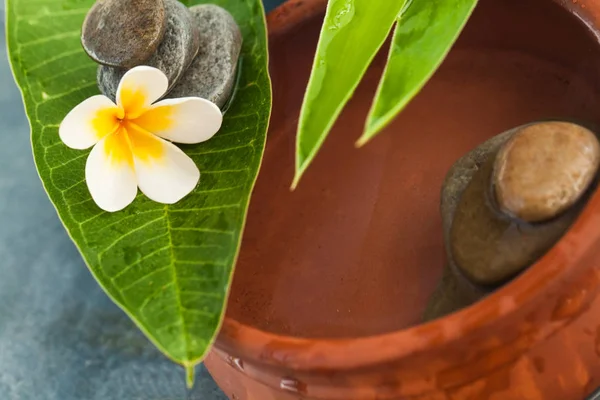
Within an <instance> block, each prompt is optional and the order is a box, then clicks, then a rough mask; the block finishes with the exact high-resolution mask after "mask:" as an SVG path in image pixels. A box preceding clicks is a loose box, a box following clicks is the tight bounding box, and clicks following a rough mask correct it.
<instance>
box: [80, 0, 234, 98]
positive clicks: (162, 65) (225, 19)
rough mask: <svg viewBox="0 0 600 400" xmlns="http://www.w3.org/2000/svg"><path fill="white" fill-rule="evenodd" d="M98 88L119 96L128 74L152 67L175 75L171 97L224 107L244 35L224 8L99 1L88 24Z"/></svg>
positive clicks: (151, 0)
mask: <svg viewBox="0 0 600 400" xmlns="http://www.w3.org/2000/svg"><path fill="white" fill-rule="evenodd" d="M81 41H82V44H83V48H84V49H85V51H86V53H87V54H88V55H89V56H90V57H91V58H92V59H94V60H95V61H96V62H98V63H99V64H100V66H99V67H98V74H97V80H98V87H99V88H100V91H101V92H102V93H103V94H104V95H106V96H107V97H109V98H111V99H112V100H115V96H116V92H117V88H118V86H119V82H120V80H121V78H122V77H123V75H124V74H125V73H126V72H127V71H128V70H129V69H131V68H133V67H136V66H139V65H147V66H151V67H155V68H158V69H160V70H161V71H162V72H164V73H165V75H166V76H167V77H168V78H169V91H168V93H167V95H166V96H165V98H179V97H202V98H205V99H207V100H210V101H212V102H213V103H215V104H216V105H218V106H219V107H221V108H223V107H224V106H225V105H226V103H227V101H228V100H229V99H230V97H231V95H232V93H233V90H234V87H235V81H236V71H237V65H238V59H239V56H240V51H241V47H242V35H241V33H240V29H239V27H238V25H237V24H236V22H235V20H234V18H233V17H232V16H231V14H229V13H228V12H227V11H226V10H224V9H223V8H221V7H218V6H215V5H212V4H205V5H197V6H193V7H191V8H189V9H188V8H187V7H185V6H184V5H183V4H182V3H180V2H179V1H178V0H97V1H96V3H95V4H94V6H93V7H92V8H91V9H90V11H89V13H88V15H87V17H86V19H85V22H84V24H83V29H82V35H81Z"/></svg>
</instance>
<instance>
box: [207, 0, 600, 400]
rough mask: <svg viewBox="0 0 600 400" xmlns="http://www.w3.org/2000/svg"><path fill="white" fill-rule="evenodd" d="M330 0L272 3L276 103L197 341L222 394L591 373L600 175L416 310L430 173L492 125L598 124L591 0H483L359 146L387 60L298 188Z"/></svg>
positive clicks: (577, 378) (538, 389)
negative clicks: (465, 299) (501, 264)
mask: <svg viewBox="0 0 600 400" xmlns="http://www.w3.org/2000/svg"><path fill="white" fill-rule="evenodd" d="M324 6H325V1H324V0H292V1H289V2H287V3H286V4H285V5H283V6H282V7H281V8H279V9H277V10H276V11H274V12H273V13H272V14H271V15H270V16H269V26H270V29H271V30H270V39H271V60H272V61H271V73H272V78H273V89H274V109H273V117H272V121H271V128H270V131H269V136H268V145H267V149H266V156H265V160H264V164H263V167H262V171H261V175H260V177H259V180H258V184H257V188H256V190H255V194H254V197H253V201H252V206H251V210H250V215H249V219H248V224H247V229H246V233H245V236H244V242H243V246H242V251H241V254H240V259H239V263H238V267H237V270H236V274H235V279H234V285H233V289H232V292H231V297H230V301H229V307H228V312H227V318H226V320H225V322H224V326H223V329H222V333H221V335H220V337H219V339H218V341H217V342H216V344H215V347H214V351H213V352H212V354H211V355H210V357H209V358H208V359H207V361H206V365H207V366H208V368H209V370H210V372H211V373H212V375H213V376H214V378H215V379H216V381H217V383H218V384H219V385H220V387H221V388H222V389H223V390H224V391H225V393H226V394H227V395H228V396H229V397H230V399H232V400H273V399H277V400H292V399H322V400H334V399H336V400H372V399H420V400H425V399H428V400H443V399H444V400H450V399H452V400H462V399H465V400H466V399H473V400H486V399H492V400H493V399H497V400H517V399H527V400H554V399H556V400H579V399H584V398H585V396H587V395H589V394H590V393H591V392H592V391H593V389H594V388H596V387H598V386H600V298H599V297H598V288H599V282H600V270H599V269H598V267H599V266H600V194H598V193H596V194H594V195H593V196H592V199H591V200H590V202H589V204H588V205H587V207H586V209H585V210H584V212H583V213H582V215H581V216H580V218H579V219H578V220H577V221H576V223H575V224H574V225H573V226H572V228H571V229H570V230H569V232H568V233H567V234H566V235H565V236H564V237H563V238H562V239H561V241H560V242H559V243H558V244H557V245H556V246H555V247H554V248H553V249H552V250H551V251H550V252H548V253H547V254H546V255H545V256H544V257H543V258H542V259H540V260H539V262H537V263H536V264H535V265H533V266H532V267H531V268H529V269H528V270H527V271H526V272H525V273H523V274H522V275H520V276H519V277H518V278H516V279H514V280H513V281H512V282H510V283H509V284H507V285H506V286H504V287H503V288H502V289H500V290H498V291H496V292H495V293H493V294H492V295H490V296H488V297H487V298H485V299H484V300H482V301H480V302H478V303H476V304H474V305H472V306H470V307H468V308H465V309H463V310H461V311H460V312H457V313H454V314H452V315H449V316H447V317H444V318H441V319H438V320H435V321H432V322H430V323H426V324H423V323H422V322H421V321H422V315H423V310H424V309H425V306H426V304H427V301H428V299H429V297H430V296H431V294H432V292H433V291H434V290H435V287H436V285H437V284H438V282H439V279H440V276H441V273H442V269H443V266H444V263H445V255H444V250H443V240H442V229H441V217H440V215H439V199H440V189H441V185H442V181H443V179H444V176H445V174H446V172H447V171H448V169H449V168H450V166H451V165H452V164H453V163H454V162H455V161H456V160H457V159H458V158H459V157H460V156H462V155H463V154H465V153H466V152H467V151H469V150H470V149H472V148H474V147H475V146H477V145H478V144H479V143H481V142H483V141H484V140H486V139H487V138H489V137H491V136H493V135H496V134H498V133H500V132H503V131H505V130H508V129H510V128H512V127H514V126H518V125H521V124H524V123H527V122H531V121H535V120H539V119H544V118H565V119H576V120H581V121H586V122H588V123H592V124H598V125H599V126H600V45H599V43H598V41H599V39H600V2H599V1H598V0H572V1H571V0H563V1H558V2H555V1H551V0H481V2H480V5H479V6H478V8H477V10H476V12H475V14H474V16H473V18H472V19H471V21H470V23H469V24H468V26H467V28H466V30H465V32H464V33H463V35H462V36H461V38H460V40H459V41H458V43H457V44H456V46H455V47H454V49H453V51H452V52H451V54H450V55H449V57H448V58H447V60H446V61H445V63H444V64H443V66H442V67H441V68H440V70H439V71H438V72H437V73H436V75H435V76H434V78H433V79H432V80H431V82H430V83H429V84H428V85H427V86H426V87H425V89H424V90H423V91H422V92H421V93H420V94H419V96H417V98H416V99H415V100H414V101H413V102H412V103H411V104H410V105H409V107H408V108H407V109H406V110H405V111H404V112H403V113H402V114H401V116H400V117H399V118H397V120H396V121H395V122H394V123H393V124H392V125H391V126H390V127H389V128H388V129H387V131H386V132H384V133H383V134H381V135H380V136H379V137H377V138H376V139H375V140H374V141H373V142H371V143H369V144H368V145H367V146H365V147H364V148H362V149H355V148H354V141H355V140H356V138H357V137H358V136H359V134H360V133H361V130H362V126H363V123H364V120H365V116H366V113H367V110H368V108H369V105H370V102H371V99H372V97H373V93H374V90H375V87H376V85H377V82H378V80H379V76H380V74H381V71H382V67H383V65H384V62H385V54H381V56H380V57H379V58H378V59H377V60H376V61H375V62H374V64H373V66H372V68H371V69H370V71H369V73H368V75H367V77H366V79H365V81H364V82H363V83H362V84H361V86H360V87H359V89H358V91H357V93H356V95H355V96H354V98H353V100H352V101H351V103H350V104H349V105H348V107H346V110H345V112H344V114H343V115H342V117H341V119H340V121H339V123H338V124H337V125H336V127H335V128H334V130H333V132H332V134H331V136H330V138H329V139H328V140H327V142H326V144H325V146H324V149H323V151H321V152H320V153H319V155H318V156H317V158H316V161H315V163H314V164H313V165H312V166H311V168H310V169H309V171H308V174H307V175H306V177H305V179H304V180H303V181H302V182H301V184H300V187H299V188H298V189H297V190H296V191H295V192H293V193H292V192H290V190H289V185H290V183H291V181H292V175H293V164H294V158H293V150H294V140H295V129H296V126H297V121H298V114H299V109H300V105H301V102H302V97H303V94H304V90H305V87H306V83H307V79H308V75H309V72H310V68H311V64H312V59H313V56H314V51H315V47H316V43H317V39H318V34H319V29H320V24H321V21H322V13H323V10H324Z"/></svg>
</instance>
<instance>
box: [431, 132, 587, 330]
mask: <svg viewBox="0 0 600 400" xmlns="http://www.w3.org/2000/svg"><path fill="white" fill-rule="evenodd" d="M526 126H529V125H526ZM522 128H523V127H518V128H515V129H513V130H510V131H507V132H504V133H502V134H500V135H497V136H495V137H493V138H491V139H489V140H488V141H486V142H484V143H483V144H481V145H480V146H478V147H477V148H476V149H474V150H472V151H471V152H469V153H467V154H466V155H465V156H463V157H462V158H461V159H459V160H458V161H457V162H456V163H455V164H454V165H453V166H452V168H451V169H450V170H449V171H448V174H447V176H446V179H445V181H444V185H443V188H442V196H441V204H440V211H441V214H442V224H443V234H444V243H445V246H446V253H447V254H448V255H449V257H448V259H449V260H448V265H447V266H446V268H445V271H444V276H443V278H442V281H441V282H440V284H439V285H438V288H437V289H436V291H435V292H434V294H433V295H432V297H431V299H430V301H429V303H428V306H427V310H426V312H425V314H424V319H425V320H432V319H435V318H439V317H441V316H444V315H447V314H449V313H451V312H454V311H457V310H459V309H461V308H463V307H466V306H468V305H470V304H472V303H474V302H476V301H477V300H479V299H481V298H482V297H484V296H486V295H487V294H489V293H491V292H492V291H493V290H495V289H496V288H497V287H498V285H499V284H502V283H503V282H505V281H506V280H507V279H510V278H511V277H512V276H514V275H515V274H518V272H519V271H522V270H523V269H524V268H527V267H528V266H529V265H531V264H532V263H533V262H535V261H536V260H537V259H539V257H541V256H542V255H543V254H544V253H545V252H546V251H547V250H549V249H550V248H551V247H552V245H553V244H554V243H555V242H556V241H557V240H558V239H560V237H561V236H562V234H563V233H564V232H565V231H566V229H568V227H569V226H570V225H571V223H572V222H573V220H574V219H575V218H576V217H577V215H578V213H579V212H580V210H581V208H582V206H583V204H585V200H586V197H587V196H586V195H584V198H583V199H582V201H581V202H580V203H578V204H576V205H575V206H574V207H573V208H571V209H570V210H569V211H567V212H566V213H564V214H563V215H562V216H560V218H556V219H555V220H552V221H548V222H547V223H544V224H529V223H526V222H523V221H516V220H515V219H513V218H509V217H508V216H506V215H504V214H503V213H501V212H500V211H499V210H498V208H497V204H496V203H495V198H494V196H493V192H492V186H491V184H490V180H491V179H492V173H493V164H494V160H495V156H496V154H497V153H498V151H499V150H500V148H501V147H502V146H503V145H504V144H505V143H507V142H508V141H509V140H510V139H511V137H513V135H514V134H516V132H518V131H519V130H520V129H522ZM456 252H458V253H459V254H458V257H457V254H455V253H456ZM459 263H460V267H459Z"/></svg>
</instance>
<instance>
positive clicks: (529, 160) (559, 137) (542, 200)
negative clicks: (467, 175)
mask: <svg viewBox="0 0 600 400" xmlns="http://www.w3.org/2000/svg"><path fill="white" fill-rule="evenodd" d="M599 164H600V144H599V143H598V139H596V136H595V135H594V134H593V133H592V132H591V131H589V130H588V129H586V128H584V127H582V126H579V125H576V124H572V123H568V122H543V123H539V124H533V125H529V126H527V127H525V128H523V129H521V130H520V131H519V132H517V133H516V134H515V135H514V136H513V137H512V138H511V139H510V140H509V141H508V143H506V145H505V146H504V147H503V148H502V150H500V152H499V153H498V156H497V157H496V165H495V167H494V187H495V194H496V199H497V201H498V205H499V206H500V209H501V210H502V211H503V212H505V213H507V214H509V215H514V216H515V217H517V218H520V219H522V220H524V221H528V222H540V221H545V220H548V219H551V218H554V217H556V216H557V215H559V214H560V213H562V212H563V211H564V210H566V209H568V208H569V207H571V206H572V205H573V204H574V203H575V202H576V201H577V200H579V198H580V197H581V195H582V194H583V193H584V192H585V191H586V190H587V188H588V186H589V185H590V183H591V182H592V180H593V179H594V176H595V175H596V172H597V171H598V165H599Z"/></svg>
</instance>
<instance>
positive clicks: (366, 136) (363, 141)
mask: <svg viewBox="0 0 600 400" xmlns="http://www.w3.org/2000/svg"><path fill="white" fill-rule="evenodd" d="M370 139H371V134H370V132H369V131H366V132H365V133H364V134H363V135H362V136H361V137H360V138H358V140H357V141H356V143H354V147H356V148H357V149H358V148H361V147H363V146H364V145H365V144H367V142H368V141H369V140H370Z"/></svg>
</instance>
